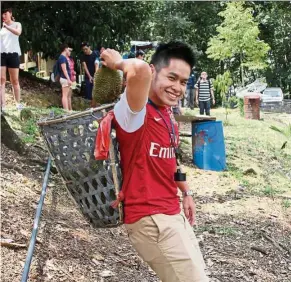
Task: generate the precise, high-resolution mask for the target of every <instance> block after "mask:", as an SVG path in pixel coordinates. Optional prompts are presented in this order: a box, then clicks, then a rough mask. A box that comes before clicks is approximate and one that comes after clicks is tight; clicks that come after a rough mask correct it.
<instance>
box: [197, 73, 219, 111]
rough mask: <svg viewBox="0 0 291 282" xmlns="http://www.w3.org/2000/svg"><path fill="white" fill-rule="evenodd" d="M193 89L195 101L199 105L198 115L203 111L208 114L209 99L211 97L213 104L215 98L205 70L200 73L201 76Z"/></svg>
mask: <svg viewBox="0 0 291 282" xmlns="http://www.w3.org/2000/svg"><path fill="white" fill-rule="evenodd" d="M195 89H196V95H195V101H196V104H197V105H198V106H199V109H200V115H204V111H205V113H206V115H207V116H210V106H211V103H210V100H211V98H212V102H213V105H215V98H214V93H213V85H212V82H211V81H210V79H208V78H207V73H206V72H205V71H204V72H202V73H201V77H200V78H199V80H198V81H197V83H196V84H195Z"/></svg>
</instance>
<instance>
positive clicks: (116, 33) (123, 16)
mask: <svg viewBox="0 0 291 282" xmlns="http://www.w3.org/2000/svg"><path fill="white" fill-rule="evenodd" d="M157 4H158V3H156V2H150V1H145V2H144V1H133V2H129V1H125V2H111V1H108V2H106V5H104V2H100V1H95V2H94V1H86V2H82V1H79V2H78V1H54V2H49V1H37V2H34V1H18V2H11V6H12V8H13V14H14V15H15V17H16V19H17V21H19V22H21V23H22V27H23V33H22V35H21V36H20V43H21V48H22V50H23V51H27V50H30V49H31V50H33V51H36V52H43V53H44V57H54V56H56V54H58V53H59V46H60V44H61V43H62V42H67V43H68V44H70V45H71V46H72V47H73V48H74V49H75V50H77V51H78V50H80V44H81V42H82V41H88V42H90V44H91V45H92V47H93V48H100V47H101V46H102V45H103V46H105V47H114V48H118V49H119V50H120V51H123V49H124V47H125V46H128V44H129V42H130V40H132V39H136V38H137V37H138V36H140V32H141V30H140V27H141V26H142V25H146V22H148V20H149V19H151V15H152V13H153V11H155V9H156V6H157Z"/></svg>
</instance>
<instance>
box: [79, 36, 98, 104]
mask: <svg viewBox="0 0 291 282" xmlns="http://www.w3.org/2000/svg"><path fill="white" fill-rule="evenodd" d="M81 48H82V51H83V52H84V55H83V56H82V57H81V62H82V67H83V68H84V71H85V83H86V91H85V92H86V94H85V98H86V99H88V100H92V90H93V77H94V74H95V72H96V71H97V70H98V68H99V61H98V55H97V54H96V53H95V52H93V51H92V50H91V46H90V45H89V43H88V42H83V43H82V44H81Z"/></svg>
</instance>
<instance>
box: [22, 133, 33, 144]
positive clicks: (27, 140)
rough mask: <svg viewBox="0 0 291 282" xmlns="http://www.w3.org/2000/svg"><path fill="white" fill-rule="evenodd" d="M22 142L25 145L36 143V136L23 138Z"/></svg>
mask: <svg viewBox="0 0 291 282" xmlns="http://www.w3.org/2000/svg"><path fill="white" fill-rule="evenodd" d="M21 140H22V141H23V142H24V143H35V137H34V136H29V135H28V136H24V137H22V138H21Z"/></svg>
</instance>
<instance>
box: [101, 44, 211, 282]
mask: <svg viewBox="0 0 291 282" xmlns="http://www.w3.org/2000/svg"><path fill="white" fill-rule="evenodd" d="M101 58H102V59H103V60H104V62H103V64H104V65H106V66H107V67H109V68H111V69H117V70H121V71H123V72H124V73H125V75H126V78H127V86H126V90H125V92H124V94H123V95H122V98H121V100H120V101H119V102H118V103H117V104H116V105H115V108H114V115H115V120H114V126H115V129H116V134H117V139H118V142H119V148H120V154H121V168H122V172H123V181H124V183H126V185H123V188H122V193H120V195H119V197H118V199H119V201H123V202H124V223H125V227H126V229H127V231H128V235H129V239H130V241H131V242H132V244H133V247H134V248H135V249H136V251H137V252H138V253H139V255H140V256H141V257H142V258H143V260H144V261H146V262H147V263H148V264H149V265H150V266H151V268H152V269H153V270H154V271H155V272H156V273H157V275H158V276H159V278H160V279H161V280H162V281H163V282H182V281H183V282H205V281H208V278H207V276H206V274H205V270H204V268H205V264H204V260H203V257H202V255H201V252H200V249H199V245H198V242H197V240H196V237H195V235H194V232H193V229H192V228H191V225H193V224H194V222H195V204H194V201H193V198H192V191H191V190H190V188H189V186H188V185H187V182H186V181H184V180H183V179H181V178H179V176H181V175H180V174H179V171H177V164H176V157H175V151H176V148H177V146H178V136H179V133H178V128H177V124H176V122H175V120H174V117H173V114H172V112H171V106H175V105H177V103H178V101H179V99H180V98H181V97H182V96H183V94H184V93H185V90H186V85H187V80H188V78H189V75H190V70H191V69H192V67H193V65H194V55H193V52H192V50H191V48H190V47H189V46H187V45H185V44H183V43H181V42H170V43H168V44H160V45H159V47H158V48H157V50H156V52H155V54H154V55H153V57H152V61H151V64H150V65H148V64H147V63H146V62H144V61H143V60H139V59H127V60H122V57H121V56H120V54H119V53H118V52H117V51H115V50H112V49H107V50H105V51H104V52H103V53H102V55H101ZM178 188H179V189H180V190H181V191H182V194H183V210H184V213H181V210H180V203H179V197H178V195H177V192H178Z"/></svg>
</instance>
